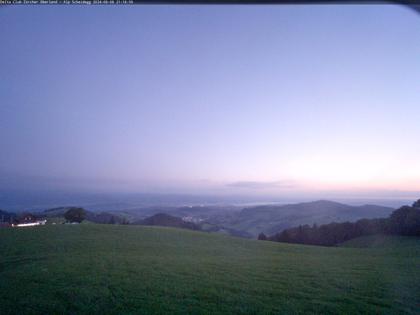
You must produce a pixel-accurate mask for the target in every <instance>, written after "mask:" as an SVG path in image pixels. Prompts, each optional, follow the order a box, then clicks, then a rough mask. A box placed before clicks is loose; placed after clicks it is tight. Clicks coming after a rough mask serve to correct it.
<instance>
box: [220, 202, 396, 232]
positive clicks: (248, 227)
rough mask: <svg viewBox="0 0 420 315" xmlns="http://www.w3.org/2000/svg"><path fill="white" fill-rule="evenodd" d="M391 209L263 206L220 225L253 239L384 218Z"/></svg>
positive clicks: (313, 204)
mask: <svg viewBox="0 0 420 315" xmlns="http://www.w3.org/2000/svg"><path fill="white" fill-rule="evenodd" d="M393 210H394V209H393V208H389V207H382V206H375V205H364V206H349V205H345V204H341V203H338V202H333V201H327V200H319V201H313V202H305V203H296V204H288V205H266V206H256V207H250V208H245V209H243V210H242V211H241V212H239V213H238V214H237V215H236V216H235V217H234V218H233V219H232V220H231V221H228V222H225V223H222V226H224V227H227V228H230V229H233V230H237V231H243V232H247V233H248V234H250V235H252V236H253V237H256V236H257V235H258V234H259V233H260V232H263V233H265V234H267V235H271V234H275V233H277V232H280V231H282V230H284V229H287V228H290V227H295V226H299V225H304V224H309V225H312V224H318V225H319V224H325V223H330V222H345V221H356V220H359V219H362V218H367V219H369V218H380V217H387V216H388V215H389V214H390V213H391V212H392V211H393Z"/></svg>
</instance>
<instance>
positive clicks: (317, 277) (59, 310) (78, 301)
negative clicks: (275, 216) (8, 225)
mask: <svg viewBox="0 0 420 315" xmlns="http://www.w3.org/2000/svg"><path fill="white" fill-rule="evenodd" d="M410 241H411V240H410ZM419 256H420V242H419V241H414V242H411V243H410V246H402V247H392V248H385V249H384V248H326V247H315V246H302V245H288V244H281V243H274V242H262V241H253V240H246V239H239V238H233V237H228V236H222V235H214V234H206V233H200V232H192V231H185V230H176V229H166V228H150V227H140V226H112V225H93V224H92V225H72V226H64V225H59V226H54V225H51V226H42V227H35V228H16V229H1V230H0V314H2V315H3V314H301V313H307V314H419V311H420V257H419Z"/></svg>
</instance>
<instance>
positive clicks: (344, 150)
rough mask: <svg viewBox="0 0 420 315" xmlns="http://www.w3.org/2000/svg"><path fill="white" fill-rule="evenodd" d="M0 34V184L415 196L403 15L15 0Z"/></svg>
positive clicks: (419, 39) (419, 170)
mask: <svg viewBox="0 0 420 315" xmlns="http://www.w3.org/2000/svg"><path fill="white" fill-rule="evenodd" d="M0 29H2V32H1V33H0V46H1V58H0V147H1V154H0V174H2V177H3V180H2V181H0V184H1V186H2V188H8V187H9V186H10V187H12V186H13V187H14V188H16V187H17V188H19V187H23V185H24V184H23V183H25V185H24V186H25V188H28V187H30V186H31V185H32V186H34V187H39V185H41V186H42V185H46V186H48V185H50V186H54V185H56V186H57V187H60V188H62V187H67V188H80V189H108V190H127V191H139V192H186V193H189V192H194V193H195V192H197V193H198V192H199V193H207V192H208V193H244V194H252V193H256V194H271V195H273V194H274V195H275V194H277V193H279V194H285V193H286V194H287V193H298V192H302V193H304V192H310V191H312V192H313V191H337V190H338V191H353V192H356V194H357V192H360V193H363V192H366V191H370V190H372V191H380V190H383V191H388V190H393V191H395V190H399V191H417V192H419V191H420V162H419V159H420V146H419V139H420V15H418V14H416V13H415V12H414V11H411V10H409V9H407V8H404V7H399V6H391V5H376V6H375V5H363V6H360V5H359V6H357V5H348V6H327V5H319V6H259V7H258V6H172V7H171V6H163V5H161V6H126V7H124V6H120V7H110V6H109V7H107V6H103V7H87V6H80V7H78V6H50V7H47V6H39V7H35V6H27V7H25V6H19V7H5V8H1V10H0ZM5 30H6V31H5ZM28 183H29V184H28Z"/></svg>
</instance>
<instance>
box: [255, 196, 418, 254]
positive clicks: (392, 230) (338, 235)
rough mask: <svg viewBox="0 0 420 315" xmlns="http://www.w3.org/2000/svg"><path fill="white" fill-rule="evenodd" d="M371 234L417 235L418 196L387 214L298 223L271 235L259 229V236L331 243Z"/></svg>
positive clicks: (282, 240) (327, 244)
mask: <svg viewBox="0 0 420 315" xmlns="http://www.w3.org/2000/svg"><path fill="white" fill-rule="evenodd" d="M372 234H391V235H407V236H420V199H419V200H417V201H416V202H414V203H413V205H412V206H403V207H401V208H399V209H397V210H395V211H394V212H392V213H391V215H390V216H389V217H388V218H380V219H361V220H358V221H357V222H344V223H336V222H333V223H329V224H323V225H320V226H318V225H316V224H314V225H312V226H309V225H301V226H298V227H294V228H290V229H286V230H284V231H282V232H280V233H277V234H274V235H272V236H266V235H265V234H264V233H260V235H259V236H258V239H259V240H268V241H274V242H285V243H299V244H310V245H323V246H334V245H337V244H339V243H342V242H345V241H348V240H351V239H353V238H356V237H359V236H365V235H372Z"/></svg>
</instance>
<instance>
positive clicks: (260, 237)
mask: <svg viewBox="0 0 420 315" xmlns="http://www.w3.org/2000/svg"><path fill="white" fill-rule="evenodd" d="M258 239H259V240H260V241H265V240H267V236H266V235H265V234H264V233H260V234H259V235H258Z"/></svg>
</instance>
